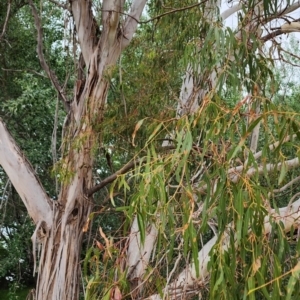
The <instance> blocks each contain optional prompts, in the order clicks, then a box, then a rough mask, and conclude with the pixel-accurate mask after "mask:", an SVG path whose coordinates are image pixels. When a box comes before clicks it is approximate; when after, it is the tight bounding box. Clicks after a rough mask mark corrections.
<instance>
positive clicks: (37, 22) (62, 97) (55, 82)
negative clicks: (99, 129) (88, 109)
mask: <svg viewBox="0 0 300 300" xmlns="http://www.w3.org/2000/svg"><path fill="white" fill-rule="evenodd" d="M29 5H30V7H31V11H32V15H33V17H34V24H35V28H36V30H37V49H36V51H37V54H38V57H39V60H40V64H41V66H42V68H43V69H44V71H45V72H46V74H47V75H48V77H49V79H50V81H51V83H52V85H53V86H54V88H55V89H56V90H57V92H58V95H59V98H60V100H61V101H62V102H63V104H64V107H65V110H66V111H67V112H68V111H69V110H70V107H69V104H68V99H67V97H66V96H65V94H64V89H63V88H62V87H61V85H60V83H59V81H58V78H57V77H56V75H55V73H54V72H53V71H52V70H51V69H50V67H49V66H48V64H47V62H46V59H45V56H44V53H43V30H42V24H41V20H40V17H39V15H38V12H37V9H36V7H35V6H34V4H33V2H32V0H29Z"/></svg>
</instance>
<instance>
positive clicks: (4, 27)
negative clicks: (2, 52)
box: [0, 0, 11, 41]
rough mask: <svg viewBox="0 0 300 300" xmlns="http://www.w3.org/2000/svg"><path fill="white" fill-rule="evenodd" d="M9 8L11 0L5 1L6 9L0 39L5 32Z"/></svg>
mask: <svg viewBox="0 0 300 300" xmlns="http://www.w3.org/2000/svg"><path fill="white" fill-rule="evenodd" d="M10 8H11V0H8V3H7V11H6V17H5V21H4V25H3V29H2V33H1V35H0V41H1V40H2V38H3V36H4V34H5V32H6V28H7V23H8V19H9V14H10Z"/></svg>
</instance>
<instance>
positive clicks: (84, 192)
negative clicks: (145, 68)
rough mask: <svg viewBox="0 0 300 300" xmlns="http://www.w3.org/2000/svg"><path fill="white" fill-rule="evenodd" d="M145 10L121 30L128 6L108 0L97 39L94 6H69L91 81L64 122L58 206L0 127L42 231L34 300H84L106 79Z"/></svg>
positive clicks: (137, 9) (2, 148) (15, 176)
mask: <svg viewBox="0 0 300 300" xmlns="http://www.w3.org/2000/svg"><path fill="white" fill-rule="evenodd" d="M30 4H31V7H32V12H33V15H34V17H35V21H36V22H35V25H36V29H37V32H38V51H39V49H41V44H40V42H41V41H42V38H41V33H42V30H41V22H39V17H38V15H37V10H36V9H35V7H34V4H33V2H30ZM145 4H146V0H135V1H133V2H132V7H131V11H130V14H129V15H128V16H127V17H126V20H125V25H124V26H123V27H122V28H121V27H120V24H121V22H122V20H121V16H122V17H123V14H122V13H123V11H122V10H123V6H124V0H114V1H110V0H104V1H103V4H102V9H103V13H102V28H101V29H102V32H101V36H97V34H98V32H99V31H98V30H97V28H99V27H100V24H96V21H95V19H94V18H93V13H92V9H91V8H92V2H91V1H89V0H74V1H70V6H71V8H70V10H71V11H72V14H73V17H74V22H75V24H76V31H77V36H78V41H79V44H80V47H81V51H82V54H83V59H84V61H85V64H86V66H87V74H85V75H86V78H85V83H84V87H83V89H82V90H81V89H80V91H79V90H77V89H76V87H75V96H74V99H73V101H72V103H71V105H70V110H69V113H68V117H67V119H66V122H65V128H64V146H63V153H62V154H63V158H62V166H63V169H64V171H65V172H66V177H65V178H64V179H63V182H62V187H61V191H60V194H59V197H58V200H57V201H52V200H51V199H48V197H47V195H46V194H45V192H44V190H43V188H42V187H41V184H40V182H39V181H38V179H37V178H36V176H35V173H34V171H33V169H32V167H31V166H30V164H29V163H28V162H27V160H26V158H25V157H24V155H22V153H21V152H20V150H19V149H18V147H17V146H16V143H15V142H14V140H13V138H12V137H11V136H10V135H9V134H8V132H7V130H6V129H5V127H4V125H3V124H2V122H0V164H1V165H2V167H3V168H4V170H5V171H6V173H7V174H8V176H9V178H10V180H11V182H12V183H13V185H14V186H15V188H16V190H17V191H18V193H19V195H20V197H21V198H22V200H23V201H24V203H25V205H26V208H27V210H28V213H29V214H30V216H31V217H32V218H33V220H34V222H35V224H36V226H37V227H36V231H35V233H34V234H33V238H32V239H33V243H34V254H35V250H36V248H35V246H36V244H41V255H40V257H39V261H38V266H39V267H38V280H37V287H36V299H39V300H41V299H43V300H77V299H78V298H79V286H80V282H79V270H80V251H81V244H82V237H83V228H84V226H85V224H86V222H87V219H88V216H89V214H90V212H91V210H92V205H93V199H92V195H91V194H89V193H88V191H90V190H91V188H92V185H93V180H92V170H93V164H94V159H93V147H95V146H96V142H97V141H96V137H97V136H98V134H99V131H97V130H98V129H97V128H99V124H101V122H102V121H103V114H104V105H105V102H106V97H107V93H108V89H109V81H108V80H107V78H109V76H108V75H110V72H111V69H112V66H114V65H115V64H116V61H117V59H118V58H119V56H120V54H121V51H122V50H123V49H124V48H125V47H126V46H127V45H128V44H129V43H130V41H131V39H132V37H133V34H134V32H135V30H136V28H137V24H138V20H139V18H140V16H141V13H142V11H143V8H144V6H145ZM123 32H124V33H125V35H124V34H123ZM39 58H40V62H41V66H42V67H43V68H45V69H46V70H45V71H46V73H47V74H48V76H49V77H51V74H52V73H51V72H52V71H51V70H50V69H49V67H48V65H47V63H46V60H45V58H44V57H43V56H42V54H41V51H39ZM54 86H55V85H54ZM55 88H57V89H58V88H59V87H57V86H55ZM58 92H59V91H58Z"/></svg>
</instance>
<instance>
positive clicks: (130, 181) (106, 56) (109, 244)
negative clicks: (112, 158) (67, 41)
mask: <svg viewBox="0 0 300 300" xmlns="http://www.w3.org/2000/svg"><path fill="white" fill-rule="evenodd" d="M146 2H147V1H146V0H133V1H131V2H130V3H129V2H128V3H127V2H125V1H123V0H114V1H108V0H107V1H105V0H104V1H102V2H101V1H100V2H97V3H96V2H92V1H82V0H77V1H70V2H66V3H63V2H60V1H54V0H51V1H50V2H49V3H51V5H55V6H56V7H59V8H60V9H62V10H64V11H65V12H66V14H68V15H69V16H70V18H71V19H72V22H70V24H73V25H72V26H74V29H76V30H74V37H75V38H76V39H77V41H78V45H79V49H77V48H76V46H77V44H76V42H75V43H74V44H72V45H69V46H70V47H71V48H72V50H73V52H74V57H75V58H76V60H77V61H76V66H77V68H78V70H77V72H76V74H75V72H74V74H73V78H74V77H75V76H76V80H75V84H74V91H73V93H72V94H71V95H70V93H68V92H67V90H66V86H67V85H66V84H63V83H62V80H61V78H60V76H59V74H57V73H56V72H55V70H53V69H52V68H51V64H50V62H49V60H48V58H47V55H46V54H45V51H44V45H43V25H45V23H44V22H45V21H44V20H45V19H46V20H47V17H48V16H47V15H45V14H44V15H43V14H42V12H41V7H40V8H39V9H38V7H37V5H36V4H35V3H34V1H32V0H29V6H30V8H31V13H32V16H33V18H34V23H35V27H36V32H37V34H36V36H37V54H38V58H39V62H40V64H41V67H42V68H43V70H44V74H46V76H47V77H48V78H49V80H50V82H51V83H52V85H53V87H54V89H55V90H56V91H57V94H58V97H59V99H60V101H61V103H62V104H63V106H64V108H65V110H66V112H67V116H66V119H65V122H64V128H63V140H62V145H61V151H62V153H61V159H60V161H59V163H58V164H57V166H56V172H58V173H59V175H60V178H61V187H60V192H59V196H58V199H57V200H53V199H51V198H49V196H48V195H47V194H46V193H45V191H44V189H43V187H42V185H41V183H40V181H39V179H38V178H37V176H36V174H35V172H34V170H33V168H32V167H31V165H30V164H29V162H28V161H27V159H26V158H25V157H24V155H23V154H22V152H21V150H20V149H19V148H18V146H17V145H16V142H15V141H14V139H13V138H12V136H11V135H10V134H9V133H8V131H7V129H6V127H5V125H4V123H3V122H1V123H0V141H1V143H0V151H1V155H0V163H1V165H2V167H3V168H4V170H5V172H6V173H7V175H8V177H9V178H10V180H11V182H12V184H13V185H14V186H15V188H16V190H17V191H18V193H19V195H20V197H21V198H22V200H23V202H24V204H25V206H26V208H27V211H28V213H29V215H30V217H31V218H32V219H33V222H34V223H35V226H36V229H35V231H34V234H33V236H32V240H33V245H34V247H36V246H38V248H39V247H41V253H40V255H39V256H38V257H35V259H36V260H37V261H36V263H38V279H37V287H36V293H35V294H36V296H35V297H36V298H37V299H78V297H79V273H80V250H81V246H82V238H83V234H84V232H86V231H87V228H88V226H89V223H90V221H91V218H92V216H93V215H92V214H91V212H92V209H93V194H94V193H95V192H97V191H99V190H100V189H101V188H103V187H104V186H106V185H107V184H109V183H112V182H113V184H112V186H111V190H110V198H111V201H112V203H113V204H115V203H116V202H115V201H114V189H117V188H119V189H123V190H124V195H129V196H128V197H127V198H126V199H125V200H124V201H125V204H124V205H122V206H121V207H117V210H118V211H119V212H120V211H121V212H124V214H125V216H126V217H127V224H125V225H126V226H124V231H122V232H121V231H120V232H119V236H118V241H117V242H115V243H114V241H113V239H111V238H108V237H107V236H106V234H105V232H104V231H103V229H102V228H100V235H101V238H102V242H103V241H104V244H105V245H103V244H102V243H101V242H99V241H95V247H94V248H92V250H91V251H90V252H89V254H88V256H87V257H88V258H89V259H88V260H87V262H86V265H87V264H90V265H95V269H94V270H95V274H93V275H94V276H93V277H92V278H91V279H90V281H89V283H88V286H87V292H86V298H94V299H98V298H101V297H102V298H103V299H121V298H122V297H126V296H128V297H131V298H133V299H139V298H150V299H162V298H168V299H180V298H182V299H187V298H189V297H191V296H193V295H195V294H205V297H210V298H211V299H219V298H233V299H235V298H237V299H238V298H241V297H244V298H247V297H249V299H255V297H256V296H257V297H266V298H268V299H269V298H271V297H280V296H281V295H285V296H286V297H287V298H288V297H290V298H291V297H292V296H293V295H294V294H293V293H295V291H296V292H297V291H299V287H298V283H297V276H298V273H299V267H298V264H297V259H298V256H297V252H296V251H295V250H294V249H293V248H292V246H290V245H291V244H292V243H291V242H290V240H289V239H291V240H294V238H293V237H294V229H295V228H296V227H297V224H298V223H297V220H298V217H299V212H298V211H299V207H300V204H299V201H300V200H296V201H294V200H295V199H296V197H297V195H298V194H297V193H296V194H294V195H292V196H291V197H290V199H288V201H287V203H286V204H287V206H286V207H283V208H280V209H278V208H277V202H276V198H275V197H274V195H275V194H276V193H281V192H283V191H285V190H287V189H289V188H290V187H291V186H292V185H293V184H294V183H295V182H297V180H298V179H299V178H298V177H297V173H296V172H294V171H293V170H294V169H295V168H296V167H298V166H299V160H298V157H297V150H298V144H297V143H298V141H297V139H298V136H299V130H298V127H299V126H298V116H297V114H295V112H290V113H289V112H286V111H281V110H280V107H275V106H274V105H273V103H272V101H271V97H272V94H273V93H274V91H272V89H271V87H272V84H273V83H274V82H273V78H272V70H271V69H272V68H273V67H274V62H273V58H274V57H272V56H268V55H267V54H268V53H269V52H270V53H271V52H272V51H276V50H278V49H281V45H280V44H279V43H278V41H276V40H275V37H276V36H280V35H282V34H284V33H289V32H293V31H298V30H299V23H298V21H297V20H294V19H291V17H290V16H289V14H290V13H292V12H293V11H295V10H296V9H298V8H299V7H300V3H299V1H294V2H291V1H288V2H280V1H254V0H253V1H248V2H243V1H240V2H238V3H237V4H234V5H233V6H232V7H230V8H228V9H226V10H225V11H224V12H222V13H220V8H221V2H220V1H213V0H212V1H209V0H207V1H201V2H197V3H191V2H190V1H181V2H180V3H179V2H178V1H149V3H148V9H147V13H146V17H149V18H150V19H149V20H145V21H140V18H141V14H142V11H143V9H144V7H145V5H146ZM8 3H10V2H8ZM47 3H48V2H47ZM49 3H48V4H49ZM49 5H50V4H49ZM9 11H10V10H9V9H7V16H9ZM234 13H236V14H237V20H238V26H237V28H236V29H232V28H228V27H225V26H224V24H223V23H224V20H225V19H226V18H228V17H229V16H230V15H232V14H234ZM42 16H43V18H41V17H42ZM8 19H9V18H8ZM277 19H279V20H280V19H281V20H287V22H286V23H284V22H283V24H280V23H278V24H275V23H274V22H276V20H277ZM138 23H141V26H142V24H144V23H145V24H152V26H153V32H152V34H153V36H154V35H156V34H157V35H158V36H159V39H160V40H159V42H158V43H156V44H154V43H153V49H151V46H152V45H151V42H149V40H150V41H153V39H152V40H151V38H150V39H149V40H147V41H145V43H146V42H147V46H146V47H144V48H143V47H140V48H137V49H136V51H135V53H134V55H136V56H139V54H140V53H139V51H141V50H142V51H145V53H147V55H148V58H150V60H151V59H152V60H153V61H159V60H163V59H166V60H168V59H169V60H170V61H172V63H173V64H172V66H173V68H175V70H176V71H177V73H176V72H174V73H173V76H174V77H169V74H171V72H169V73H168V72H166V71H165V70H160V72H159V71H158V67H157V64H156V65H155V66H154V68H153V72H154V71H155V72H157V77H153V78H157V79H158V78H159V77H160V76H162V77H163V76H164V75H166V77H165V78H167V81H166V82H164V81H163V79H165V78H162V81H161V86H162V87H164V88H162V89H161V93H158V95H164V97H165V98H166V99H167V100H166V102H164V101H162V107H160V109H161V111H163V110H164V109H166V110H171V111H172V114H165V115H164V114H162V117H160V118H156V119H154V118H153V119H152V120H150V118H149V117H148V116H147V117H146V118H145V117H143V116H141V120H139V121H138V122H137V124H136V126H135V128H134V129H133V130H132V135H131V139H132V140H131V142H132V145H133V146H134V147H135V146H136V145H137V143H138V142H137V137H138V135H139V133H140V132H141V131H142V130H143V129H144V127H143V126H144V125H143V124H148V125H149V128H147V129H144V133H145V132H146V133H147V135H148V136H146V137H145V136H144V137H145V139H144V143H143V142H141V141H139V147H136V151H135V153H134V154H133V155H134V158H133V159H132V160H131V161H130V162H128V163H127V164H125V165H124V166H122V167H121V168H120V170H119V171H117V172H115V173H113V174H111V175H110V176H109V177H107V178H106V179H104V180H103V181H102V182H100V183H98V184H96V185H94V180H93V169H94V167H95V161H96V158H95V151H96V148H97V147H99V144H101V139H102V138H103V136H107V135H109V134H110V132H109V133H107V132H106V130H107V129H109V128H111V126H109V125H108V124H109V122H106V120H105V118H104V117H105V111H106V110H108V111H109V99H108V103H107V104H106V101H107V97H108V91H109V88H110V85H112V86H114V83H115V82H116V81H117V80H118V81H119V83H120V99H119V101H120V103H121V104H122V105H123V108H124V109H123V113H124V114H125V115H127V114H128V113H129V112H128V109H129V107H127V102H126V98H125V95H126V94H125V93H124V92H125V89H126V84H130V76H127V77H126V74H123V72H122V71H123V70H122V64H121V61H122V60H120V56H121V54H122V53H123V51H124V49H125V48H127V47H128V45H129V44H130V42H131V40H132V39H133V36H134V35H135V38H137V39H138V38H139V37H143V33H141V32H137V31H136V30H137V26H138ZM169 24H171V26H170V25H169ZM274 24H275V25H274ZM4 25H5V23H4ZM146 26H147V25H146ZM5 28H6V27H5V26H3V32H5ZM145 30H147V28H146V29H145ZM164 35H165V36H166V37H167V38H166V43H164ZM177 38H181V39H182V40H181V41H180V42H179V43H178V44H177V45H176V42H174V40H175V41H176V40H177ZM271 40H272V46H270V48H269V49H271V50H270V51H267V50H266V49H265V48H264V46H263V45H264V43H265V42H267V41H271ZM133 42H134V39H133ZM161 45H163V46H161ZM175 45H176V47H174V48H170V49H169V48H168V46H172V47H173V46H175ZM159 46H161V48H163V50H164V51H161V52H159V51H156V50H157V47H159ZM147 47H148V48H147ZM149 49H150V50H149ZM146 51H147V52H146ZM156 53H159V54H160V55H157V54H156ZM178 54H179V55H178ZM124 57H125V58H126V54H125V53H124ZM275 57H276V56H275ZM122 58H123V57H122ZM127 60H129V58H127ZM117 63H118V64H119V66H121V67H120V69H119V71H120V72H118V73H117V74H118V75H116V70H115V69H116V68H115V66H116V64H117ZM127 63H128V62H127ZM132 64H133V68H137V67H136V66H135V64H137V63H136V61H134V60H133V61H132ZM168 70H169V69H168ZM184 70H185V71H184ZM151 71H152V70H151ZM180 72H182V74H183V75H184V76H183V81H182V86H181V88H180V86H179V85H178V84H173V83H174V81H175V83H177V82H178V76H179V74H180ZM124 73H125V72H124ZM132 73H134V72H133V71H132ZM115 77H116V78H118V79H116V78H115ZM132 77H133V78H134V76H132ZM173 78H175V80H174V81H173ZM127 80H128V81H127ZM135 80H141V82H143V79H139V78H135ZM270 81H271V82H270ZM268 83H269V84H268ZM153 84H155V82H153ZM145 85H146V84H145ZM149 86H151V82H150V83H149V82H147V85H146V87H147V88H149ZM267 86H270V89H268V88H266V87H267ZM135 89H136V94H135V95H134V96H135V98H136V97H137V96H136V95H141V96H143V99H147V95H148V94H147V93H145V94H143V86H139V85H137V86H135ZM162 90H165V91H166V92H165V93H163V92H162ZM138 93H139V94H138ZM230 94H231V95H234V97H232V98H234V99H236V98H237V97H241V100H239V101H236V102H235V103H233V101H228V99H227V97H228V95H230ZM131 97H132V95H131ZM149 98H151V93H150V94H149ZM157 98H158V99H159V96H158V97H157ZM149 103H150V104H151V102H149ZM155 103H156V104H157V102H155ZM140 105H141V106H143V105H144V103H140ZM176 107H177V108H176ZM151 108H152V107H151ZM144 111H145V110H144ZM115 120H116V119H115V118H114V119H112V122H113V121H115ZM115 122H116V123H118V122H117V121H115ZM118 124H120V123H118ZM112 133H113V131H112ZM99 140H100V142H99ZM162 141H163V142H162ZM111 143H113V139H112V140H111ZM108 146H109V147H110V146H113V145H111V144H109V145H108ZM107 152H108V154H110V153H109V151H107ZM132 152H134V151H133V150H132V149H131V151H128V153H129V154H130V153H132ZM106 154H107V153H106ZM100 168H101V166H100ZM287 179H289V181H288V182H287ZM129 189H131V191H129ZM124 232H125V233H126V234H128V237H127V238H125V239H123V240H122V239H121V236H122V235H123V234H124ZM286 232H289V234H290V236H288V235H287V234H286ZM272 243H273V245H272V246H271V244H272ZM295 244H296V246H295V247H296V249H297V248H298V247H299V245H298V239H297V238H296V243H295ZM35 250H36V249H35ZM100 250H101V251H103V253H100ZM34 253H36V251H35V252H34ZM287 253H288V254H290V255H289V256H288V255H287ZM92 254H93V256H91V255H92ZM100 258H102V260H103V264H102V263H99V259H100ZM150 258H151V259H150ZM269 262H270V263H269ZM285 279H286V280H288V289H286V290H285V289H284V280H285ZM209 283H210V284H209ZM97 287H100V289H99V288H97ZM207 287H209V291H207V290H208V289H207ZM240 291H243V292H242V293H243V295H242V296H241V293H240Z"/></svg>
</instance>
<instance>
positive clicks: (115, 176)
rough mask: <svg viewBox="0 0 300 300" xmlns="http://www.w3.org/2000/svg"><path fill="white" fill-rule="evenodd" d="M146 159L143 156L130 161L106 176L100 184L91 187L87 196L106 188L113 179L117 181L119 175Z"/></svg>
mask: <svg viewBox="0 0 300 300" xmlns="http://www.w3.org/2000/svg"><path fill="white" fill-rule="evenodd" d="M145 161H146V160H145V159H143V158H141V159H136V160H132V161H130V162H128V163H127V164H126V165H125V166H124V167H123V168H121V169H120V170H118V171H117V172H116V173H114V174H112V175H110V176H108V177H106V178H105V179H104V180H102V181H101V183H99V184H97V185H95V186H94V187H92V188H91V189H89V190H88V191H87V193H86V194H87V196H89V197H90V196H92V195H93V194H94V193H96V192H98V191H99V190H101V189H102V188H104V187H105V186H106V185H108V184H109V183H112V182H113V181H115V180H116V179H117V178H118V176H120V175H123V174H125V173H127V172H128V171H130V170H131V169H132V168H134V167H135V166H136V165H137V164H143V163H144V162H145Z"/></svg>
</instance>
